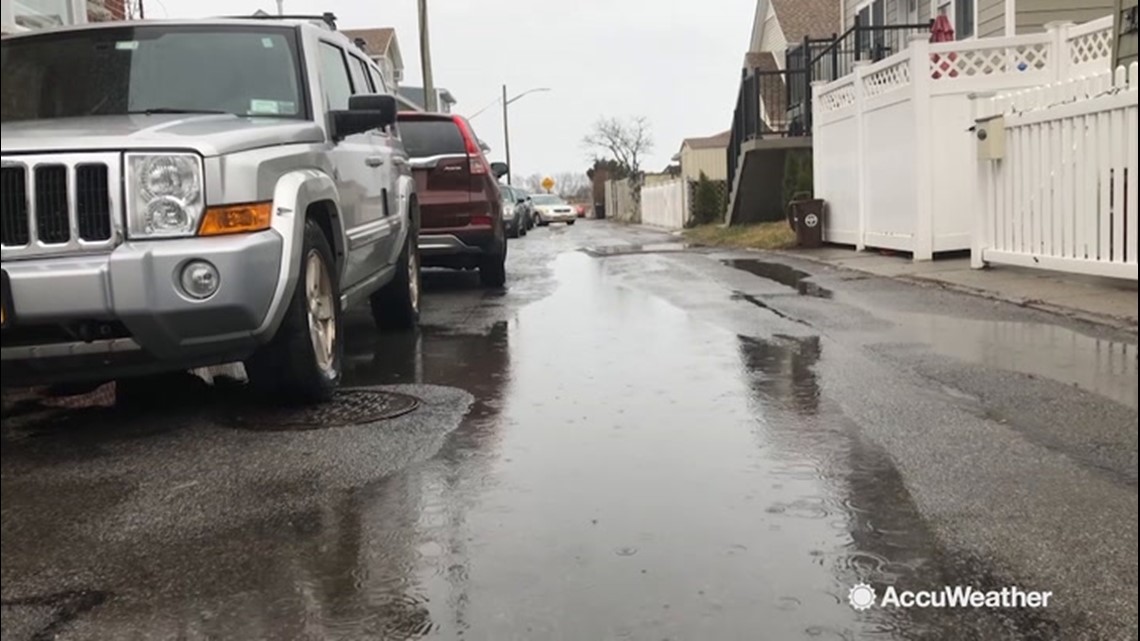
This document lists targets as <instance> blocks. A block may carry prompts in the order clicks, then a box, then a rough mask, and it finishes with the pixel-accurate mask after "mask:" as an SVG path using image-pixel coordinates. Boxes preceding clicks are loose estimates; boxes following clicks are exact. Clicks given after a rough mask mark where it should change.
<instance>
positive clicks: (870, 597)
mask: <svg viewBox="0 0 1140 641" xmlns="http://www.w3.org/2000/svg"><path fill="white" fill-rule="evenodd" d="M1052 597H1053V593H1052V592H1042V591H1038V590H1022V589H1021V588H1018V587H1006V588H1002V589H1000V590H978V589H976V588H974V587H973V586H969V585H953V586H951V585H948V586H946V587H944V588H942V589H941V590H896V589H895V587H894V586H893V585H892V586H888V587H887V589H886V590H884V591H883V596H882V597H879V595H878V593H876V592H875V588H873V587H871V586H870V585H867V584H866V583H857V584H855V586H854V587H852V588H851V589H850V590H848V591H847V602H848V603H850V604H851V607H852V608H855V609H856V610H859V611H860V612H862V611H863V610H867V609H869V608H871V607H874V606H878V607H880V608H1047V607H1049V599H1050V598H1052Z"/></svg>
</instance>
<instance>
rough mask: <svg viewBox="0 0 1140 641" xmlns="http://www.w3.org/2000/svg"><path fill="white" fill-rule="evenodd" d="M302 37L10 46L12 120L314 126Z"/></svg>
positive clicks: (208, 30) (93, 33)
mask: <svg viewBox="0 0 1140 641" xmlns="http://www.w3.org/2000/svg"><path fill="white" fill-rule="evenodd" d="M294 38H295V33H294V32H293V31H292V30H290V29H287V28H285V29H282V28H273V27H268V26H267V27H265V28H253V27H251V28H244V27H243V28H240V29H235V28H232V27H226V28H220V27H210V26H193V25H181V26H170V25H152V26H124V27H112V28H103V29H86V30H83V31H70V32H59V33H46V32H45V33H43V34H40V35H36V36H28V37H22V38H5V39H4V41H3V44H0V75H2V76H3V78H4V82H3V83H2V85H0V106H2V110H0V111H2V119H3V120H4V121H6V122H7V121H15V120H30V119H47V118H70V117H82V116H97V115H99V116H106V115H120V114H127V113H142V112H146V111H151V110H183V111H217V112H224V113H232V114H236V115H238V116H250V117H264V118H302V117H305V115H306V114H305V108H304V105H305V100H304V97H303V93H302V90H301V80H300V73H299V71H298V70H299V62H298V55H297V48H296V46H295V40H294Z"/></svg>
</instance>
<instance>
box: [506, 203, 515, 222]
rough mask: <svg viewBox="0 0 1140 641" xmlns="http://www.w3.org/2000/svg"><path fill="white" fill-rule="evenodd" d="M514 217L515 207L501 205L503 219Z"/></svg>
mask: <svg viewBox="0 0 1140 641" xmlns="http://www.w3.org/2000/svg"><path fill="white" fill-rule="evenodd" d="M514 217H515V206H514V205H503V218H508V219H509V218H514Z"/></svg>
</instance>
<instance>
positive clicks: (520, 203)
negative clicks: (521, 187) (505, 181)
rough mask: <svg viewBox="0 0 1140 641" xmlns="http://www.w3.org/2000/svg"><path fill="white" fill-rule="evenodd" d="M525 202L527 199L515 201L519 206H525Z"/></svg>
mask: <svg viewBox="0 0 1140 641" xmlns="http://www.w3.org/2000/svg"><path fill="white" fill-rule="evenodd" d="M526 201H527V199H526V198H519V199H518V200H517V201H516V203H517V204H519V205H525V204H526Z"/></svg>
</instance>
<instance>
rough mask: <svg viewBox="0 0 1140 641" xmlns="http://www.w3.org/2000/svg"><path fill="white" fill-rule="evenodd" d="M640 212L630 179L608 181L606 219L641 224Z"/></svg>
mask: <svg viewBox="0 0 1140 641" xmlns="http://www.w3.org/2000/svg"><path fill="white" fill-rule="evenodd" d="M639 217H640V211H639V210H638V207H637V200H636V199H635V198H634V197H633V186H632V185H631V184H630V183H629V179H628V178H626V179H624V180H607V181H606V218H609V219H612V220H616V221H618V222H623V223H636V222H639Z"/></svg>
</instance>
